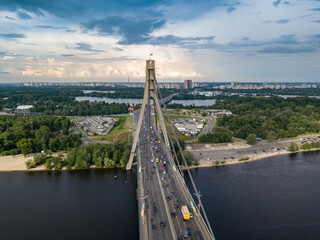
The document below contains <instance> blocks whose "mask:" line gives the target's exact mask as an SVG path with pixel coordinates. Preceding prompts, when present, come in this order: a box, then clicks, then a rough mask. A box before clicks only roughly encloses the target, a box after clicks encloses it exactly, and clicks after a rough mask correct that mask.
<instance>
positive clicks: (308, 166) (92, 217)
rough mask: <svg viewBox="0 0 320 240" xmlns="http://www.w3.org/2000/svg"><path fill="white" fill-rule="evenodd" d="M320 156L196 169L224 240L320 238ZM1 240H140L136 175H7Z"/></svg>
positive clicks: (0, 203) (0, 187) (0, 198)
mask: <svg viewBox="0 0 320 240" xmlns="http://www.w3.org/2000/svg"><path fill="white" fill-rule="evenodd" d="M319 157H320V153H319V152H310V153H304V154H302V153H299V154H295V155H281V156H277V157H273V158H270V159H265V160H259V161H256V162H249V163H243V164H238V165H233V166H225V167H213V168H201V169H195V170H192V173H193V175H194V179H195V182H196V184H197V186H198V188H199V189H200V191H201V194H202V195H203V196H202V201H203V204H204V206H205V209H206V212H207V215H208V217H209V220H210V223H211V225H212V228H213V231H214V233H215V236H216V238H217V239H218V240H229V239H230V240H231V239H237V240H238V239H239V240H242V239H243V240H260V239H261V240H263V239H266V240H267V239H271V240H276V239H277V240H287V239H289V240H296V239H297V240H298V239H299V240H301V239H308V240H309V239H320V237H319V236H320V205H319V202H320V191H319V185H320V158H319ZM115 175H116V176H118V177H117V178H116V179H115V178H114V176H115ZM186 181H187V183H188V182H189V181H188V179H187V180H186ZM0 239H48V240H50V239H71V240H73V239H74V240H78V239H80V240H81V239H133V240H134V239H138V210H137V201H136V172H135V171H133V172H132V173H131V172H126V171H121V170H111V171H110V170H85V171H71V172H66V171H65V172H28V173H25V172H8V173H4V172H3V173H0Z"/></svg>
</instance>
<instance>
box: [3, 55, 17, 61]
mask: <svg viewBox="0 0 320 240" xmlns="http://www.w3.org/2000/svg"><path fill="white" fill-rule="evenodd" d="M11 59H15V57H12V56H4V57H3V60H4V61H6V60H11Z"/></svg>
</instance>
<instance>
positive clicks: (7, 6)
mask: <svg viewBox="0 0 320 240" xmlns="http://www.w3.org/2000/svg"><path fill="white" fill-rule="evenodd" d="M164 3H168V1H167V0H149V1H143V0H131V1H128V0H109V1H105V0H95V1H94V2H90V1H75V0H55V1H46V0H38V1H34V0H5V1H2V2H1V5H0V9H3V10H9V11H20V10H21V9H23V10H26V11H28V12H31V13H35V14H37V15H40V16H43V15H44V13H45V12H48V13H51V14H53V15H55V16H58V17H63V18H67V19H75V18H77V19H78V20H79V19H88V18H89V17H91V16H106V15H110V14H114V13H127V12H128V9H130V10H133V12H134V13H137V16H141V14H142V13H144V16H147V15H148V16H152V15H153V16H155V15H157V16H158V15H159V14H161V13H160V12H159V11H156V10H155V9H156V8H157V7H158V6H159V5H161V4H164ZM119 15H121V14H119Z"/></svg>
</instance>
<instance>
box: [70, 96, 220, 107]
mask: <svg viewBox="0 0 320 240" xmlns="http://www.w3.org/2000/svg"><path fill="white" fill-rule="evenodd" d="M75 99H76V100H77V101H90V102H95V101H96V102H106V103H113V102H115V103H130V104H134V105H136V104H141V103H142V99H133V98H106V97H76V98H75ZM172 103H179V104H182V105H184V106H187V105H195V106H211V105H213V104H215V103H216V100H215V99H207V100H172V101H171V102H170V104H172Z"/></svg>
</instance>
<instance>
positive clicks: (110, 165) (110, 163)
mask: <svg viewBox="0 0 320 240" xmlns="http://www.w3.org/2000/svg"><path fill="white" fill-rule="evenodd" d="M104 166H105V167H106V168H115V167H116V162H115V161H114V160H112V159H110V158H108V157H105V158H104Z"/></svg>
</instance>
